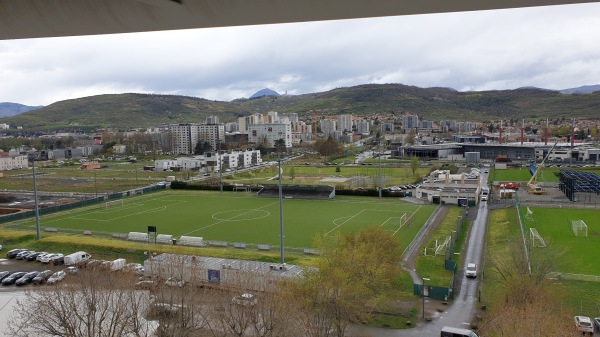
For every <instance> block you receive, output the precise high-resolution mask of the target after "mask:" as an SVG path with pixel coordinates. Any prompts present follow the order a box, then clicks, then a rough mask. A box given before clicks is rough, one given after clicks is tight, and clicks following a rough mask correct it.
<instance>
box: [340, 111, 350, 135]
mask: <svg viewBox="0 0 600 337" xmlns="http://www.w3.org/2000/svg"><path fill="white" fill-rule="evenodd" d="M337 130H338V131H342V132H352V115H339V116H337Z"/></svg>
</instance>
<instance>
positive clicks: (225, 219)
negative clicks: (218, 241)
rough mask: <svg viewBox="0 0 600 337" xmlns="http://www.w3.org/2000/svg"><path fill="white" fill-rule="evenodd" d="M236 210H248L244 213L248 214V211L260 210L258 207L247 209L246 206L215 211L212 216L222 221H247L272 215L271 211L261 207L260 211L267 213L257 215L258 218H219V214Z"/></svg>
mask: <svg viewBox="0 0 600 337" xmlns="http://www.w3.org/2000/svg"><path fill="white" fill-rule="evenodd" d="M235 211H248V212H245V213H243V214H248V213H251V212H254V211H258V210H256V209H247V208H244V209H234V210H228V211H223V212H217V213H213V215H212V216H211V217H212V218H213V219H214V220H221V221H247V220H258V219H262V218H266V217H268V216H269V215H271V212H269V211H265V210H264V209H261V210H260V211H261V212H263V214H265V215H263V216H259V217H256V218H245V219H233V218H235V217H230V218H219V217H217V216H218V215H219V214H223V213H228V212H235Z"/></svg>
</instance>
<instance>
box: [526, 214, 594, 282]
mask: <svg viewBox="0 0 600 337" xmlns="http://www.w3.org/2000/svg"><path fill="white" fill-rule="evenodd" d="M530 210H531V212H532V213H533V214H532V215H531V216H529V217H527V216H526V214H527V208H522V209H521V214H523V216H524V221H525V225H526V226H527V227H528V228H535V229H536V230H537V231H538V233H539V234H540V236H541V237H542V238H543V240H544V241H545V243H546V245H547V247H551V249H553V250H554V251H555V252H561V251H564V256H563V257H562V261H561V262H562V264H561V265H560V271H562V272H568V273H576V274H586V275H600V264H599V263H598V257H599V256H600V253H598V247H600V219H599V218H598V211H597V210H582V209H565V208H562V209H556V208H537V207H530ZM527 218H529V219H527ZM571 220H583V221H584V222H585V223H586V224H587V227H588V229H587V231H588V233H587V237H585V236H583V233H580V236H575V235H574V234H573V230H572V228H571ZM525 235H527V238H528V239H529V240H530V241H531V239H530V233H529V229H527V233H525ZM533 249H546V248H538V247H536V248H533Z"/></svg>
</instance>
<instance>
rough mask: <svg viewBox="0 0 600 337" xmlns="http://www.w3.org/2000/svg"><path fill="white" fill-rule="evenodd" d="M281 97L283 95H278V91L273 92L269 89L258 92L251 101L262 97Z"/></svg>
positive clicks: (251, 97)
mask: <svg viewBox="0 0 600 337" xmlns="http://www.w3.org/2000/svg"><path fill="white" fill-rule="evenodd" d="M271 96H273V97H279V96H281V95H279V93H277V91H274V90H271V89H269V88H265V89H262V90H259V91H257V92H256V93H255V94H254V95H252V96H250V99H253V98H261V97H271Z"/></svg>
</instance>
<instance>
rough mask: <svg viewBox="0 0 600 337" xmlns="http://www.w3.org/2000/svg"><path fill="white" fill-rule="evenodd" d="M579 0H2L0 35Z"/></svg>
mask: <svg viewBox="0 0 600 337" xmlns="http://www.w3.org/2000/svg"><path fill="white" fill-rule="evenodd" d="M594 2H597V1H581V0H579V1H577V0H518V1H517V0H502V1H500V0H491V1H474V0H459V1H438V0H435V1H434V0H370V1H365V0H293V1H292V0H2V1H0V40H7V39H26V38H42V37H58V36H79V35H97V34H118V33H131V32H146V31H161V30H175V29H192V28H208V27H227V26H245V25H263V24H276V23H291V22H308V21H324V20H340V19H354V18H371V17H384V16H398V15H414V14H430V13H449V12H464V11H480V10H492V9H506V8H520V7H537V6H552V5H564V4H578V3H594Z"/></svg>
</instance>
